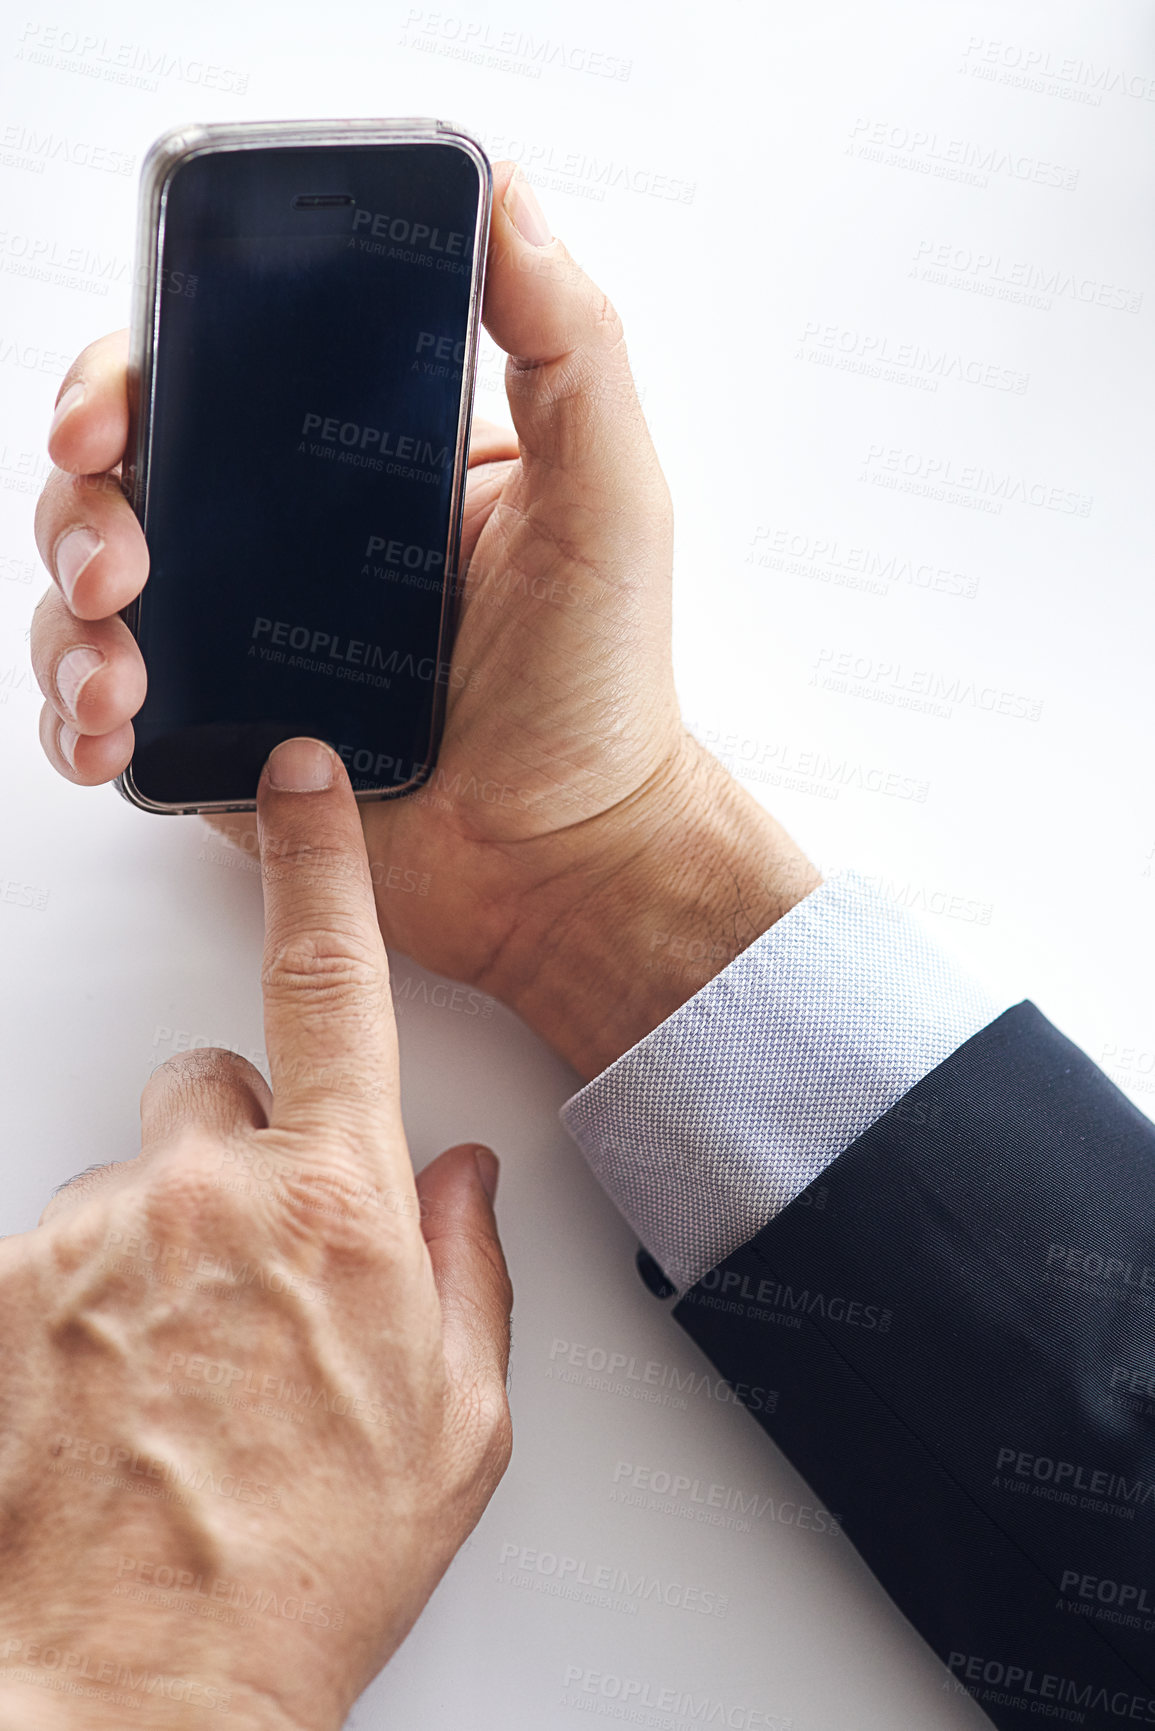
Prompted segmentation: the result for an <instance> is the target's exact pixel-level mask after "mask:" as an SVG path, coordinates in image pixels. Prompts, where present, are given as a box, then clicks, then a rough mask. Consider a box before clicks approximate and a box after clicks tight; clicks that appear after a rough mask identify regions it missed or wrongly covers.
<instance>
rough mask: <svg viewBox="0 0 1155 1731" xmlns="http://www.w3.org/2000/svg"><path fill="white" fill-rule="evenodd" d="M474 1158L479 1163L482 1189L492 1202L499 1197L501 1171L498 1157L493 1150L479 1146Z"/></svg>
mask: <svg viewBox="0 0 1155 1731" xmlns="http://www.w3.org/2000/svg"><path fill="white" fill-rule="evenodd" d="M473 1158H474V1159H475V1160H476V1161H477V1174H478V1177H479V1178H480V1179H481V1185H482V1189H483V1190H484V1191H485V1194H486V1195H487V1196H488V1197H489V1200H490V1201H491V1202H492V1201H493V1199H494V1197H495V1196H496V1195H497V1175H498V1172H499V1171H500V1167H499V1166H498V1163H497V1155H496V1154H495V1153H494V1152H493V1149H492V1148H486V1147H484V1146H482V1145H481V1144H479V1145H478V1146H477V1147H476V1148H475V1149H474V1150H473Z"/></svg>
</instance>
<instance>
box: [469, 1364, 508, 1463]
mask: <svg viewBox="0 0 1155 1731" xmlns="http://www.w3.org/2000/svg"><path fill="white" fill-rule="evenodd" d="M465 1423H466V1428H467V1431H468V1434H469V1436H470V1437H471V1439H472V1441H473V1445H474V1449H475V1451H476V1456H475V1458H476V1459H477V1462H478V1465H479V1468H480V1476H481V1477H482V1478H484V1479H485V1480H486V1481H487V1482H488V1483H491V1484H496V1483H497V1481H498V1479H500V1478H501V1476H502V1474H503V1473H504V1472H505V1469H506V1467H507V1466H508V1465H509V1462H510V1457H511V1456H512V1454H513V1419H512V1417H511V1415H510V1411H509V1396H508V1395H507V1394H506V1391H505V1385H504V1383H501V1382H498V1381H496V1380H489V1379H486V1380H479V1381H477V1382H475V1383H473V1385H472V1386H471V1387H470V1389H469V1390H468V1392H467V1394H466V1397H465Z"/></svg>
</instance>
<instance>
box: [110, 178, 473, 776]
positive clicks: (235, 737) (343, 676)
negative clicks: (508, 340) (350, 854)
mask: <svg viewBox="0 0 1155 1731" xmlns="http://www.w3.org/2000/svg"><path fill="white" fill-rule="evenodd" d="M481 173H482V170H481V168H480V166H479V164H478V162H477V161H476V160H475V159H474V158H473V157H472V156H470V155H469V154H468V153H467V152H466V151H464V150H462V149H460V148H458V147H457V146H454V145H451V144H440V143H437V144H408V145H407V144H396V145H373V146H364V145H360V146H344V145H341V146H323V147H309V148H303V147H302V148H289V149H264V148H259V149H245V150H231V151H220V152H213V153H210V154H205V155H202V156H194V157H192V158H191V159H190V160H188V161H187V162H185V163H184V164H182V165H181V166H179V167H178V168H177V170H176V172H175V174H174V175H173V176H172V178H171V179H170V181H169V183H168V190H167V196H166V199H165V207H164V214H163V244H162V250H161V254H160V271H159V277H160V281H159V293H158V298H157V308H158V318H157V328H156V351H155V370H154V394H153V414H152V423H151V443H150V448H149V451H148V470H147V473H148V487H147V499H146V503H145V507H144V513H143V514H144V527H145V535H146V539H147V541H148V546H149V555H150V573H149V578H148V582H147V585H146V587H145V589H144V592H143V595H142V597H141V602H140V607H139V613H138V617H137V620H136V631H137V636H138V639H139V642H140V645H141V651H142V653H143V656H144V662H145V667H146V669H147V673H148V694H147V697H146V699H145V702H144V705H143V708H142V709H141V711H140V714H139V715H138V716H137V718H136V723H135V726H136V750H135V754H134V757H133V761H132V765H131V776H132V780H133V782H134V783H135V786H136V788H137V790H138V791H139V792H140V793H141V794H142V795H143V796H144V797H145V798H146V799H148V800H153V801H156V802H158V803H163V804H176V805H181V804H187V805H197V804H205V803H209V802H227V801H232V800H236V801H247V800H251V799H252V798H253V797H254V796H255V793H256V787H257V781H258V778H259V775H260V770H261V766H262V764H263V763H264V760H265V758H266V757H267V756H268V753H269V751H270V750H271V749H272V747H273V746H274V745H275V744H277V742H278V741H279V740H282V739H286V738H290V737H292V736H293V735H294V734H310V735H313V736H315V737H318V738H321V739H324V740H327V741H328V743H329V744H330V745H332V746H333V747H334V748H335V749H336V750H337V751H338V752H339V753H340V755H341V757H342V758H343V760H344V762H345V764H346V766H347V767H348V770H349V774H350V778H351V780H352V782H353V786H354V787H355V788H358V789H361V790H368V789H385V790H387V791H388V790H397V789H402V788H404V787H406V786H408V785H410V784H413V783H414V782H419V781H420V780H421V779H422V778H423V777H424V775H425V774H426V773H427V772H428V768H429V766H430V763H431V759H432V755H433V753H434V752H435V749H436V738H437V729H438V724H439V717H440V715H441V713H442V711H443V708H444V703H445V701H446V698H447V695H448V692H449V690H450V688H451V683H452V680H453V679H454V678H455V677H460V675H459V674H458V671H457V670H456V669H451V668H450V665H449V660H448V657H449V641H448V635H447V621H448V618H449V612H450V609H449V607H448V604H447V593H448V591H449V590H450V589H451V588H452V580H453V577H454V573H452V572H451V571H450V570H449V569H448V565H449V562H450V549H451V545H452V543H453V540H454V535H453V530H454V527H455V525H454V524H453V522H452V521H451V517H452V513H453V493H454V485H453V483H454V468H455V459H456V453H457V446H458V431H459V425H460V421H461V406H462V391H463V371H464V364H465V357H466V341H467V330H468V320H469V309H470V294H471V284H472V279H473V267H474V242H475V233H476V226H477V215H478V207H479V202H480V200H481V198H482V196H483V186H482V180H481Z"/></svg>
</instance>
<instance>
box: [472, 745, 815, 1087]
mask: <svg viewBox="0 0 1155 1731" xmlns="http://www.w3.org/2000/svg"><path fill="white" fill-rule="evenodd" d="M612 815H613V822H612V824H607V823H605V821H604V820H598V822H599V824H601V825H602V829H601V831H600V832H599V833H598V834H595V835H591V836H590V837H589V838H587V839H588V848H587V851H586V852H585V854H584V855H583V857H582V859H581V864H580V866H579V867H577V868H574V869H570V870H564V869H560V868H559V871H558V873H557V874H556V875H555V876H554V877H552V878H551V880H550V881H549V882H548V884H547V885H546V886H545V887H544V888H543V889H541V890H539V891H538V892H537V893H536V895H535V897H534V898H533V899H532V900H530V901H529V903H528V904H527V905H526V907H525V909H524V912H523V916H522V918H521V919H520V920H519V922H518V924H517V926H516V928H515V930H514V932H513V934H512V935H511V937H510V939H509V941H508V942H507V944H506V945H505V946H504V949H503V952H502V956H501V962H500V971H499V974H498V975H497V977H496V978H495V979H494V981H493V982H492V987H491V989H495V990H496V991H497V993H498V995H499V996H501V997H503V998H504V1001H505V1002H507V1003H508V1004H510V1006H511V1007H512V1008H513V1009H514V1010H516V1011H517V1013H518V1014H519V1015H520V1016H521V1017H522V1018H523V1020H524V1021H526V1022H528V1023H529V1025H530V1026H531V1027H532V1028H534V1029H535V1030H536V1031H537V1032H538V1033H539V1034H541V1035H542V1037H543V1038H544V1039H545V1040H547V1041H548V1042H549V1044H550V1045H551V1046H552V1047H553V1048H554V1049H555V1050H556V1051H557V1052H560V1053H561V1055H562V1056H563V1057H564V1058H566V1059H567V1060H568V1061H569V1063H571V1064H572V1065H573V1067H574V1068H575V1069H576V1070H577V1071H578V1073H579V1074H580V1075H581V1076H583V1077H585V1078H589V1077H591V1076H594V1075H597V1074H598V1073H599V1072H600V1071H601V1070H603V1069H605V1068H606V1066H607V1065H608V1064H611V1063H612V1062H613V1061H614V1059H615V1058H618V1057H620V1056H621V1054H622V1053H623V1052H626V1051H628V1050H629V1048H630V1047H631V1046H633V1045H635V1044H636V1043H637V1042H638V1041H639V1040H641V1039H643V1038H644V1037H645V1036H646V1034H648V1033H650V1032H651V1031H652V1030H653V1029H654V1028H656V1027H657V1026H658V1024H659V1023H660V1022H663V1021H664V1020H665V1019H666V1017H667V1016H669V1015H671V1014H672V1013H673V1012H674V1011H675V1010H676V1009H678V1007H679V1006H680V1005H681V1004H684V1003H685V1002H686V1000H687V999H688V998H691V997H692V996H693V995H694V993H695V992H697V991H699V990H700V988H701V987H702V986H704V985H705V984H706V982H707V981H708V980H710V979H712V978H713V976H714V975H715V974H718V973H721V971H722V969H723V968H725V967H726V966H727V965H728V964H729V963H730V962H732V961H733V959H734V957H735V956H736V955H738V954H740V952H741V951H742V950H744V949H746V948H747V947H748V946H749V945H750V944H751V943H753V942H754V940H755V939H756V938H758V937H760V936H761V934H762V933H763V932H765V931H767V930H768V929H769V928H770V927H771V926H772V925H774V924H775V923H776V921H778V920H779V919H781V918H782V916H783V914H785V913H787V912H788V911H789V910H790V908H792V907H794V906H795V904H796V903H797V902H799V901H801V900H802V898H803V897H804V896H806V895H808V894H809V893H810V891H811V890H813V889H815V888H816V887H817V886H818V884H819V883H820V882H821V878H820V875H819V873H818V872H817V871H816V870H815V868H814V867H813V866H812V865H811V864H810V862H809V861H808V860H807V859H806V857H805V855H804V854H803V853H802V852H801V850H800V849H799V848H798V847H797V846H796V845H795V844H794V842H793V841H791V839H790V837H789V836H788V835H787V834H786V832H785V831H784V830H783V829H782V827H781V825H780V824H778V823H776V822H775V820H774V819H773V818H772V817H771V816H770V815H769V813H768V812H766V811H764V810H763V808H762V807H761V806H760V805H759V804H758V803H757V801H756V800H754V799H752V798H751V797H750V795H749V794H747V793H746V792H745V790H744V789H743V788H741V787H740V786H739V785H738V783H737V782H736V781H735V780H734V779H733V777H732V776H730V775H729V774H728V773H727V772H726V771H725V770H724V769H723V768H722V767H721V765H720V764H719V763H718V762H717V761H716V759H714V758H713V757H711V756H710V755H709V753H708V752H706V751H705V749H704V748H703V747H702V746H700V745H698V743H697V741H696V740H694V739H693V738H691V737H690V736H689V735H687V736H686V740H685V748H684V752H683V754H682V756H681V758H680V759H679V760H677V761H676V762H673V763H670V764H668V765H666V766H664V768H663V770H662V771H661V772H660V775H659V776H657V777H655V779H654V781H653V782H651V783H650V784H649V785H648V786H647V787H646V788H645V789H643V790H641V791H640V792H639V793H638V795H636V796H635V798H634V799H633V800H631V801H630V802H629V804H628V805H627V806H625V807H621V808H618V809H616V810H615V811H614V813H613V814H612Z"/></svg>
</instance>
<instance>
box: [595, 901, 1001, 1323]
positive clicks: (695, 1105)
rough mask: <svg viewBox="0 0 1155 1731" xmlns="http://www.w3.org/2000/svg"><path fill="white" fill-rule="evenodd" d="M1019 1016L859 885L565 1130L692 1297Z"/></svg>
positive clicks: (622, 1074) (677, 1021)
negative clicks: (879, 1124) (733, 1255)
mask: <svg viewBox="0 0 1155 1731" xmlns="http://www.w3.org/2000/svg"><path fill="white" fill-rule="evenodd" d="M1009 1002H1010V1000H1008V1002H1006V1003H1003V1002H998V1001H996V1000H995V999H994V998H992V997H991V996H989V995H988V993H987V992H985V991H984V990H983V988H982V987H981V986H980V985H978V984H977V983H976V982H975V981H974V980H972V979H971V978H970V976H969V975H968V974H967V973H966V972H965V971H964V970H963V969H961V968H960V967H959V966H958V965H957V963H955V962H954V961H953V960H952V959H951V958H950V957H948V956H946V955H944V954H943V953H942V952H941V951H940V950H939V949H937V948H936V946H935V944H934V942H933V941H932V940H931V938H929V937H928V936H927V934H926V933H925V932H924V930H923V928H922V926H921V925H920V924H919V923H918V922H917V921H916V920H915V919H914V918H913V917H912V916H911V915H909V914H907V913H905V912H904V911H903V910H902V909H901V908H899V907H897V906H895V905H894V904H893V903H890V902H886V901H883V900H881V899H880V898H879V896H878V895H877V894H876V893H874V892H872V890H871V889H870V888H869V887H868V884H867V881H866V880H865V879H864V878H862V877H860V876H859V875H858V874H856V873H853V872H846V873H842V874H840V875H839V876H837V877H835V878H832V879H830V880H829V881H828V882H826V883H823V884H821V885H819V887H818V889H816V890H814V891H813V892H812V893H811V894H810V895H808V896H806V897H805V898H804V899H803V900H802V901H801V902H799V903H798V904H797V906H795V907H793V908H791V909H790V911H789V912H788V913H787V914H785V915H784V916H783V917H782V919H780V920H779V921H778V922H777V924H776V925H773V926H771V928H770V930H769V931H768V932H765V933H764V934H763V935H762V937H760V938H759V939H758V940H757V941H756V942H755V943H753V944H751V946H750V948H749V949H747V950H744V951H743V952H742V954H741V955H739V956H738V957H737V958H736V959H735V960H734V961H733V962H731V963H730V965H729V966H728V967H727V968H726V969H724V971H723V972H722V973H720V974H718V975H716V976H715V978H714V979H712V980H710V981H709V982H708V983H707V984H706V985H705V986H703V987H702V989H701V991H700V992H697V993H696V994H695V995H694V996H693V997H692V998H690V999H689V1000H688V1002H687V1003H685V1004H683V1005H682V1006H681V1008H680V1009H678V1010H676V1011H675V1012H674V1014H673V1015H672V1016H670V1017H669V1018H668V1019H667V1020H666V1021H664V1022H663V1023H661V1025H660V1026H659V1027H657V1028H655V1029H654V1031H653V1032H652V1033H651V1034H647V1036H646V1038H645V1039H644V1040H641V1041H639V1043H638V1044H637V1045H636V1046H634V1047H632V1048H631V1050H630V1051H628V1052H626V1053H624V1054H623V1055H622V1057H620V1058H618V1059H617V1060H616V1062H614V1063H613V1064H611V1065H610V1067H609V1069H608V1070H603V1071H602V1073H601V1075H600V1076H595V1077H594V1079H593V1081H592V1082H589V1083H588V1084H587V1085H586V1086H585V1087H584V1088H582V1089H581V1091H580V1092H579V1093H577V1094H575V1095H574V1096H573V1098H572V1099H570V1100H567V1102H566V1103H565V1105H564V1106H563V1107H562V1110H561V1118H562V1122H563V1124H564V1125H565V1127H566V1129H567V1130H568V1131H569V1133H570V1135H571V1136H573V1137H574V1139H575V1141H576V1142H577V1143H578V1145H579V1146H580V1147H581V1149H582V1151H583V1153H584V1154H585V1156H586V1158H587V1160H588V1161H589V1163H590V1165H591V1166H592V1167H593V1169H594V1172H595V1173H596V1174H597V1177H598V1178H599V1180H600V1181H601V1183H602V1185H603V1186H604V1187H605V1189H606V1190H607V1191H608V1192H609V1194H610V1196H611V1197H612V1198H613V1200H614V1201H615V1202H616V1203H617V1205H618V1207H619V1208H620V1209H621V1211H622V1213H623V1214H624V1215H625V1216H626V1218H627V1220H629V1221H630V1223H631V1224H632V1226H633V1227H634V1230H635V1231H636V1232H637V1235H638V1237H639V1239H640V1240H641V1242H642V1243H643V1244H644V1245H645V1247H646V1249H647V1250H648V1251H649V1252H650V1253H651V1255H653V1256H654V1257H655V1258H656V1260H657V1261H658V1262H659V1263H660V1265H661V1267H662V1269H663V1270H664V1271H665V1273H666V1274H667V1275H668V1277H669V1279H670V1280H671V1281H672V1282H673V1284H674V1285H675V1286H677V1287H679V1288H681V1289H684V1288H686V1287H688V1286H692V1285H693V1284H694V1282H695V1281H696V1280H699V1279H700V1278H701V1276H702V1275H703V1274H705V1273H706V1272H707V1271H708V1270H709V1269H711V1268H713V1267H715V1266H716V1265H717V1264H718V1263H719V1262H721V1261H722V1260H723V1258H724V1257H726V1256H728V1255H729V1254H730V1252H731V1251H733V1250H736V1249H737V1248H738V1247H739V1246H740V1245H742V1244H745V1243H747V1242H748V1240H749V1239H751V1238H753V1236H754V1235H755V1233H757V1232H759V1231H760V1230H761V1228H762V1227H763V1226H765V1225H766V1223H767V1221H769V1220H771V1219H772V1218H773V1216H774V1215H775V1214H777V1213H779V1212H780V1210H781V1209H783V1208H785V1207H786V1205H787V1203H789V1202H791V1201H793V1199H794V1197H796V1196H798V1195H799V1194H800V1193H801V1192H802V1191H803V1190H805V1189H806V1188H807V1186H808V1185H810V1184H812V1183H813V1182H814V1180H815V1179H816V1178H817V1177H818V1176H819V1175H820V1174H821V1173H822V1172H823V1171H824V1169H825V1168H826V1167H827V1166H828V1165H829V1164H830V1163H831V1161H832V1160H835V1159H837V1157H838V1155H839V1154H841V1153H842V1152H843V1151H844V1150H845V1149H846V1148H848V1147H849V1146H850V1144H851V1143H852V1142H854V1141H855V1140H856V1139H857V1138H858V1137H859V1136H861V1135H862V1133H863V1132H864V1131H865V1130H867V1129H869V1127H870V1125H871V1124H873V1123H874V1122H875V1121H876V1120H877V1119H878V1118H880V1117H881V1116H882V1114H883V1113H884V1112H886V1111H889V1109H890V1107H892V1106H894V1105H895V1104H897V1102H898V1101H899V1100H901V1099H902V1097H903V1095H904V1094H906V1093H908V1092H909V1091H910V1089H911V1088H913V1087H914V1085H915V1083H916V1082H920V1081H921V1080H922V1078H923V1077H924V1076H926V1075H928V1074H929V1072H930V1071H931V1070H933V1069H934V1068H935V1067H936V1066H937V1065H939V1064H941V1063H943V1062H944V1061H945V1060H946V1059H947V1058H949V1057H950V1055H951V1053H952V1052H954V1051H957V1050H958V1048H959V1047H960V1046H961V1045H963V1044H965V1042H966V1041H967V1040H969V1039H970V1038H971V1037H972V1035H974V1034H977V1033H978V1031H979V1030H980V1028H984V1027H986V1026H987V1024H988V1023H989V1022H993V1021H994V1019H995V1017H996V1016H998V1015H1001V1014H1002V1012H1003V1010H1005V1009H1006V1008H1008V1005H1009Z"/></svg>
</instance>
